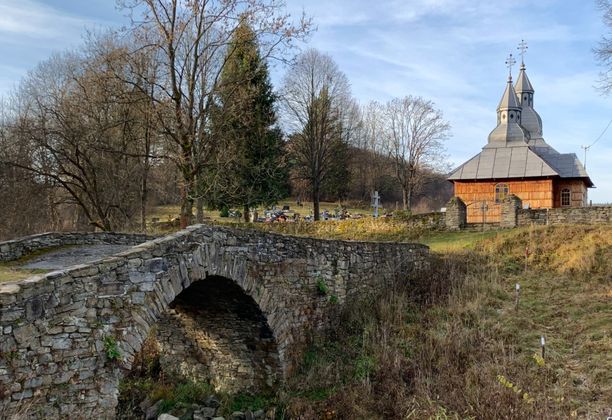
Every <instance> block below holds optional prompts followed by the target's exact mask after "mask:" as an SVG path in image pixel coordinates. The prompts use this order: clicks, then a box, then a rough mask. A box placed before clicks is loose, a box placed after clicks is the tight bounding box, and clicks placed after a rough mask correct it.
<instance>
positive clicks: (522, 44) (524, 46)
mask: <svg viewBox="0 0 612 420" xmlns="http://www.w3.org/2000/svg"><path fill="white" fill-rule="evenodd" d="M528 48H529V47H528V46H527V43H526V42H525V40H524V39H521V42H519V44H518V47H516V49H517V50H519V51H520V54H521V64H525V53H526V52H527V49H528Z"/></svg>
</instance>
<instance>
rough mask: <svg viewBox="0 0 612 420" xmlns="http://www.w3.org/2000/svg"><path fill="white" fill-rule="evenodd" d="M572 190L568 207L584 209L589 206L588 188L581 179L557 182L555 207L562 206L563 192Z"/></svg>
mask: <svg viewBox="0 0 612 420" xmlns="http://www.w3.org/2000/svg"><path fill="white" fill-rule="evenodd" d="M566 188H567V189H568V190H570V205H569V206H568V207H582V206H586V205H587V188H586V185H585V184H584V181H583V180H581V179H570V180H565V179H560V180H556V181H555V194H554V206H553V207H565V206H561V191H562V190H563V189H566Z"/></svg>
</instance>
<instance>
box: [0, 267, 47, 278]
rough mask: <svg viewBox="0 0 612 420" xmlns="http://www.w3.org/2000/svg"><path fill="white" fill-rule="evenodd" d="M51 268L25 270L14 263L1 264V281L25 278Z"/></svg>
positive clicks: (45, 271)
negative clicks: (13, 264)
mask: <svg viewBox="0 0 612 420" xmlns="http://www.w3.org/2000/svg"><path fill="white" fill-rule="evenodd" d="M48 272H49V270H40V269H36V270H24V269H20V268H16V267H14V266H12V265H7V264H0V283H5V282H8V281H17V280H24V279H27V278H30V277H32V276H35V275H37V274H44V273H48Z"/></svg>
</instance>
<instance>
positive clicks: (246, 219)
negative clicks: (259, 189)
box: [242, 204, 249, 223]
mask: <svg viewBox="0 0 612 420" xmlns="http://www.w3.org/2000/svg"><path fill="white" fill-rule="evenodd" d="M243 211H244V214H243V215H242V217H244V221H245V223H249V205H248V204H245V205H244V209H243Z"/></svg>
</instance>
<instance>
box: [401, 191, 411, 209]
mask: <svg viewBox="0 0 612 420" xmlns="http://www.w3.org/2000/svg"><path fill="white" fill-rule="evenodd" d="M402 209H403V210H409V209H410V199H409V198H408V188H406V187H402Z"/></svg>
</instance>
